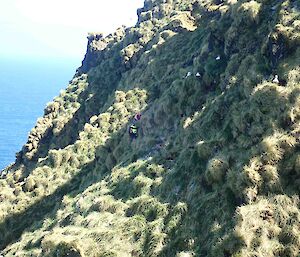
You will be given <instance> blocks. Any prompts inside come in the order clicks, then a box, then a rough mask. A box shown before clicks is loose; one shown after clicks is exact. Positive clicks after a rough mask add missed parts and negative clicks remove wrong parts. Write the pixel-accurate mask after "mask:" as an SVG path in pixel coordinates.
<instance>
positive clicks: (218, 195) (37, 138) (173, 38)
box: [0, 0, 300, 257]
mask: <svg viewBox="0 0 300 257" xmlns="http://www.w3.org/2000/svg"><path fill="white" fill-rule="evenodd" d="M139 15H140V16H139V22H138V24H137V26H136V27H134V28H130V29H124V28H121V29H120V30H118V31H117V32H116V33H115V34H112V35H109V36H108V37H106V38H102V37H100V36H99V37H97V36H96V35H94V36H90V38H89V44H90V45H89V47H90V48H89V51H88V53H87V55H86V57H85V61H84V63H83V66H82V68H81V69H79V70H78V72H77V74H76V75H75V76H74V78H73V79H72V81H71V82H70V85H69V86H68V87H67V89H66V90H64V91H62V92H61V93H60V95H59V97H57V98H56V99H54V102H53V103H51V104H49V105H48V106H47V107H46V109H45V115H44V117H43V118H41V119H40V120H39V121H38V122H37V125H36V127H35V128H34V129H33V130H32V131H31V133H30V136H29V140H28V143H27V144H26V145H25V146H24V147H23V149H22V151H21V152H20V153H19V154H18V158H17V161H16V164H15V165H14V166H13V167H10V168H9V169H10V170H9V171H10V173H9V174H8V175H7V176H6V178H5V179H1V180H0V199H1V201H0V210H1V211H0V248H1V249H2V252H3V254H4V255H5V256H49V257H50V256H78V257H79V256H86V257H92V256H95V257H96V256H178V257H180V256H181V257H183V256H201V257H202V256H203V257H204V256H211V257H228V256H232V257H237V256H243V257H244V256H251V257H252V256H253V257H254V256H262V257H272V256H274V257H275V256H276V257H277V256H282V257H286V256H288V257H292V256H293V257H297V256H298V254H299V249H300V232H299V231H300V210H299V205H300V202H299V196H298V195H299V185H300V180H299V174H300V157H299V156H300V151H299V133H300V125H299V121H300V101H299V93H300V90H299V86H300V76H299V71H300V67H299V60H300V50H299V44H300V40H299V35H300V27H299V16H300V15H299V4H298V3H297V1H291V0H290V1H288V0H286V1H281V2H278V1H272V0H270V1H263V0H260V1H259V0H257V1H254V0H251V1H208V0H206V1H150V0H147V1H146V2H145V7H144V8H143V9H141V10H139ZM217 57H220V58H217ZM188 72H191V73H192V76H189V77H186V74H187V73H188ZM198 72H199V74H200V77H196V76H195V74H196V73H198ZM275 74H279V76H280V78H282V80H284V82H283V83H281V84H277V83H274V82H272V80H273V75H275ZM136 112H141V113H142V119H141V120H140V123H139V126H140V128H141V131H140V136H139V137H138V139H137V140H134V141H130V140H129V137H128V133H127V130H128V126H129V125H130V123H131V121H132V117H133V115H134V114H135V113H136Z"/></svg>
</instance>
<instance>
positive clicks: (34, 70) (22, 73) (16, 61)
mask: <svg viewBox="0 0 300 257" xmlns="http://www.w3.org/2000/svg"><path fill="white" fill-rule="evenodd" d="M79 66H80V61H79V62H78V60H73V59H30V60H28V59H25V58H1V57H0V170H1V169H3V168H5V167H6V166H7V165H9V164H10V163H12V162H14V161H15V153H16V152H18V151H20V150H21V148H22V146H23V145H24V144H25V143H26V142H27V137H28V133H29V131H30V130H31V129H32V128H33V127H34V125H35V123H36V120H37V118H38V117H41V116H43V110H44V108H45V106H46V104H47V103H48V102H50V101H51V100H52V99H53V98H54V97H55V96H57V95H58V94H59V91H60V90H61V89H64V88H65V87H66V86H67V85H68V82H69V81H70V80H71V79H72V77H73V75H74V74H75V71H76V68H77V67H79Z"/></svg>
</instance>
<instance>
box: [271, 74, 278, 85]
mask: <svg viewBox="0 0 300 257" xmlns="http://www.w3.org/2000/svg"><path fill="white" fill-rule="evenodd" d="M272 82H273V83H276V84H279V79H278V75H275V78H274V79H273V81H272Z"/></svg>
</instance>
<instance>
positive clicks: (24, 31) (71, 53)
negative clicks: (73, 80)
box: [0, 0, 143, 59]
mask: <svg viewBox="0 0 300 257" xmlns="http://www.w3.org/2000/svg"><path fill="white" fill-rule="evenodd" d="M142 6H143V0H0V33H1V40H0V58H4V57H10V58H18V57H22V56H24V57H44V58H45V57H46V58H75V59H78V58H79V59H82V58H83V56H84V54H85V51H86V44H87V38H86V37H87V34H88V32H102V33H104V34H109V33H112V32H114V30H115V29H116V28H118V27H120V26H122V25H126V26H133V25H135V23H136V21H137V15H136V10H137V8H140V7H142Z"/></svg>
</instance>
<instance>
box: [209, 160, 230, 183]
mask: <svg viewBox="0 0 300 257" xmlns="http://www.w3.org/2000/svg"><path fill="white" fill-rule="evenodd" d="M228 168H229V165H228V160H227V158H226V157H225V156H222V155H219V156H216V157H214V158H212V159H210V160H209V161H208V163H207V167H206V171H205V178H206V180H207V182H208V183H209V184H211V185H213V184H218V183H220V182H222V181H223V180H224V177H225V174H226V172H227V170H228Z"/></svg>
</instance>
